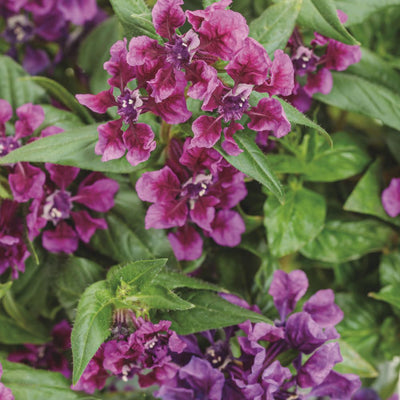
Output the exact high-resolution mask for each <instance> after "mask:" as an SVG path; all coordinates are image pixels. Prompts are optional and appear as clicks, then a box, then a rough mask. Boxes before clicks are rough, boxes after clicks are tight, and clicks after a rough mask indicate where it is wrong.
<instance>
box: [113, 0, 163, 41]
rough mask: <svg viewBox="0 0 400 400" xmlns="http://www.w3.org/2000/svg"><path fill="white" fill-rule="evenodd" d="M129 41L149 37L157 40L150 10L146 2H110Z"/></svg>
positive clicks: (132, 0)
mask: <svg viewBox="0 0 400 400" xmlns="http://www.w3.org/2000/svg"><path fill="white" fill-rule="evenodd" d="M110 3H111V5H112V7H113V9H114V12H115V14H116V15H117V17H118V19H119V21H120V22H121V24H122V26H123V27H124V30H125V35H126V36H127V38H128V40H129V39H131V38H132V37H133V36H141V35H145V36H149V37H151V38H153V39H157V38H158V35H157V34H156V31H155V29H154V25H153V22H152V17H151V12H150V9H149V8H148V7H147V5H146V3H145V1H144V0H110Z"/></svg>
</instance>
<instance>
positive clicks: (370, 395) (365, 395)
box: [351, 388, 381, 400]
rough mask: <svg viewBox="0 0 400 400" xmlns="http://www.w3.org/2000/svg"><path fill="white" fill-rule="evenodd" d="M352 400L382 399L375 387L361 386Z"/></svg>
mask: <svg viewBox="0 0 400 400" xmlns="http://www.w3.org/2000/svg"><path fill="white" fill-rule="evenodd" d="M351 400H381V398H380V397H379V395H378V393H376V392H375V390H373V389H368V388H361V389H359V390H357V392H355V393H354V395H353V397H352V398H351Z"/></svg>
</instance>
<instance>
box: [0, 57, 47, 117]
mask: <svg viewBox="0 0 400 400" xmlns="http://www.w3.org/2000/svg"><path fill="white" fill-rule="evenodd" d="M0 76H1V81H0V99H4V100H7V101H8V102H9V103H10V104H11V106H12V108H13V110H15V109H16V108H17V107H19V106H22V105H23V104H26V103H39V102H40V101H41V100H42V99H43V98H44V97H45V92H44V90H43V89H42V88H40V87H39V86H38V85H36V84H35V83H33V82H31V81H29V80H26V79H24V78H25V77H27V76H29V75H28V74H27V72H26V71H25V70H24V69H23V68H22V67H21V66H20V65H19V64H17V63H16V62H15V61H14V60H13V59H11V58H10V57H8V56H0ZM14 112H15V111H14Z"/></svg>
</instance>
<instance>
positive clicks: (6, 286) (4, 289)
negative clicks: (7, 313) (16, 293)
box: [0, 281, 13, 300]
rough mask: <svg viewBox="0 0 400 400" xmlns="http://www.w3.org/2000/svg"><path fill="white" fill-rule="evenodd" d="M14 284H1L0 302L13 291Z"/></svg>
mask: <svg viewBox="0 0 400 400" xmlns="http://www.w3.org/2000/svg"><path fill="white" fill-rule="evenodd" d="M12 284H13V282H12V281H10V282H6V283H0V300H1V298H2V297H3V296H4V295H5V294H6V293H7V292H8V291H9V290H10V289H11V286H12Z"/></svg>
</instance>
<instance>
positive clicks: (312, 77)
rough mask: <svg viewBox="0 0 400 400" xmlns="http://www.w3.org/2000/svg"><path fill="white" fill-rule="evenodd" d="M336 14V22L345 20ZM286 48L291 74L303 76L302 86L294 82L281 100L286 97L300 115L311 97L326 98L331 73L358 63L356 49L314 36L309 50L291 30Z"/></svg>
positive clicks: (357, 49)
mask: <svg viewBox="0 0 400 400" xmlns="http://www.w3.org/2000/svg"><path fill="white" fill-rule="evenodd" d="M337 11H338V16H339V19H340V21H341V22H342V23H344V22H345V21H346V20H347V16H346V14H344V13H343V12H342V11H340V10H337ZM288 46H289V48H290V50H291V58H292V61H293V65H294V68H295V74H296V75H297V76H299V77H302V76H306V84H305V85H304V86H300V83H299V82H296V87H295V89H294V91H293V94H292V95H285V96H288V97H287V100H288V101H289V102H290V103H292V104H293V105H294V106H295V107H297V108H298V109H299V110H300V111H302V112H305V111H308V109H309V108H310V106H311V97H312V95H313V94H314V93H322V94H328V93H329V92H330V91H331V90H332V85H333V78H332V74H331V72H330V71H331V70H335V71H344V70H346V69H347V68H348V67H349V66H350V65H352V64H355V63H358V62H359V61H360V59H361V50H360V46H350V45H347V44H344V43H341V42H338V41H336V40H334V39H330V38H327V37H325V36H323V35H321V34H319V33H317V32H314V39H313V40H312V41H311V46H312V47H311V48H309V47H306V46H305V45H304V43H303V40H302V38H301V35H300V32H299V31H298V30H297V29H295V30H294V32H293V35H292V37H291V38H290V40H289V45H288ZM322 46H323V47H324V53H323V54H322V55H317V53H318V54H320V52H319V51H318V47H322Z"/></svg>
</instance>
